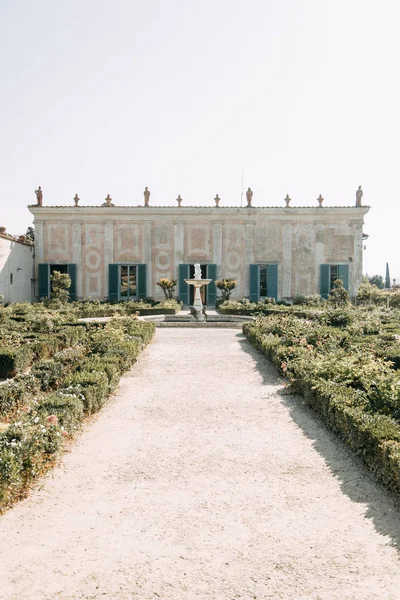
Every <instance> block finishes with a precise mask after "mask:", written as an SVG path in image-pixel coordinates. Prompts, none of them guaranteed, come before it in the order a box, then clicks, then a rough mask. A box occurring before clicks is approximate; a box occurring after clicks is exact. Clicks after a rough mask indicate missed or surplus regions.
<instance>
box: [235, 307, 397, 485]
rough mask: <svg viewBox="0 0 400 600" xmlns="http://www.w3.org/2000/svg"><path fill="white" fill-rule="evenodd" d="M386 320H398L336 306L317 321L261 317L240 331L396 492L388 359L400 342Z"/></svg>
mask: <svg viewBox="0 0 400 600" xmlns="http://www.w3.org/2000/svg"><path fill="white" fill-rule="evenodd" d="M390 318H391V319H392V321H393V320H396V319H397V317H396V315H395V313H392V315H391V317H390V315H389V313H388V311H382V310H381V311H380V310H375V311H371V310H368V311H364V310H360V311H357V310H356V309H349V310H343V309H337V310H336V311H335V310H329V311H326V313H325V315H321V316H320V318H319V320H315V321H310V320H304V319H299V318H297V317H295V316H293V315H290V314H284V315H279V316H277V315H273V316H268V317H260V318H259V319H257V321H256V322H254V323H246V324H244V325H243V331H244V333H245V334H246V335H247V337H248V339H249V341H250V342H251V343H252V345H253V346H254V347H255V348H257V349H258V350H259V351H260V352H262V353H263V354H264V355H265V356H267V357H268V358H269V359H270V360H272V362H273V363H274V364H275V366H276V367H277V369H278V370H279V371H280V373H281V374H282V375H284V376H285V377H287V378H288V379H289V380H290V382H291V387H292V389H293V391H294V392H298V393H300V394H302V395H303V397H304V399H305V401H306V403H307V404H308V405H310V406H312V407H313V408H314V409H315V410H316V411H317V412H318V413H319V414H320V415H321V417H322V418H323V420H324V421H325V423H326V424H327V425H328V427H329V428H331V429H332V430H333V431H335V432H336V433H337V434H338V435H339V436H340V437H341V438H342V439H343V440H344V441H345V442H346V443H347V444H348V445H349V446H350V447H351V448H352V449H353V450H354V451H356V452H357V453H358V454H359V455H360V456H361V457H362V459H363V461H364V462H365V463H366V464H367V466H368V467H369V468H370V469H371V471H373V472H374V473H375V474H376V476H377V477H378V478H379V479H380V480H381V481H382V482H383V483H384V484H385V485H386V486H387V487H388V488H390V489H392V490H395V491H396V492H400V373H399V372H398V371H397V369H396V366H397V363H396V362H394V361H392V356H395V357H396V358H397V357H398V356H399V352H398V351H399V349H400V345H399V342H398V341H397V340H396V338H395V336H393V335H390V334H387V333H384V330H383V325H384V322H385V321H387V320H388V319H390ZM326 323H329V324H328V325H327V324H326ZM332 323H336V326H332Z"/></svg>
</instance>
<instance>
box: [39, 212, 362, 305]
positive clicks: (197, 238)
mask: <svg viewBox="0 0 400 600" xmlns="http://www.w3.org/2000/svg"><path fill="white" fill-rule="evenodd" d="M29 210H30V211H31V213H32V214H33V215H34V227H35V245H36V265H37V266H36V298H38V299H39V298H42V297H47V296H48V295H49V292H50V275H51V272H52V271H53V270H56V269H57V270H61V271H64V272H68V273H69V274H70V275H71V279H72V287H71V298H73V299H82V298H97V299H99V300H105V299H109V300H113V301H119V300H124V299H128V298H135V299H139V298H145V297H153V298H155V299H161V298H163V292H162V290H161V289H160V288H159V286H157V281H159V279H160V278H162V277H172V278H174V279H176V280H177V281H178V285H177V289H176V295H177V296H178V297H179V298H180V299H181V300H182V301H183V302H184V304H189V303H191V297H190V290H189V287H191V286H188V285H187V284H186V283H185V282H184V279H186V278H189V277H191V276H192V275H193V269H194V264H195V263H200V265H201V268H202V276H203V277H207V278H210V279H213V280H215V279H217V278H234V279H236V280H237V282H238V284H237V287H236V289H235V290H234V292H233V294H232V297H233V298H243V297H248V298H250V299H251V300H258V299H260V298H264V297H273V298H275V299H277V300H280V299H283V298H293V297H294V296H295V295H297V294H310V293H315V292H317V293H320V294H321V295H322V296H324V297H327V295H328V294H329V291H330V289H331V286H332V282H333V281H334V279H336V278H338V277H340V278H341V279H343V281H344V284H345V286H346V288H347V289H348V290H349V293H350V295H351V296H354V294H355V293H356V292H357V289H358V286H359V285H360V283H361V278H362V252H363V219H364V215H365V214H366V213H367V212H368V210H369V208H368V207H365V206H360V205H358V206H354V207H329V208H328V207H326V208H325V207H322V206H318V207H315V208H314V207H304V208H294V207H293V208H292V207H289V206H287V207H285V208H278V207H254V206H246V207H243V208H242V207H240V208H239V207H227V208H225V207H224V208H223V207H219V206H215V207H182V206H179V207H153V206H149V205H145V206H138V207H134V206H126V207H124V206H113V205H112V204H111V203H108V204H107V203H106V204H105V205H102V206H99V207H94V206H73V207H68V206H42V205H35V206H30V207H29ZM206 293H207V297H206V298H205V300H206V303H207V304H208V305H210V306H211V305H213V304H214V303H215V300H216V289H215V285H214V284H210V285H209V286H208V288H207V292H206Z"/></svg>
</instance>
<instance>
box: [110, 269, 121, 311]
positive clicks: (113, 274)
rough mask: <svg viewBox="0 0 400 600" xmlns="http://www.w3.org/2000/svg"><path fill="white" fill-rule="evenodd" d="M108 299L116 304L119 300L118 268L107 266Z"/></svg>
mask: <svg viewBox="0 0 400 600" xmlns="http://www.w3.org/2000/svg"><path fill="white" fill-rule="evenodd" d="M108 299H109V301H110V302H118V299H119V266H118V265H108Z"/></svg>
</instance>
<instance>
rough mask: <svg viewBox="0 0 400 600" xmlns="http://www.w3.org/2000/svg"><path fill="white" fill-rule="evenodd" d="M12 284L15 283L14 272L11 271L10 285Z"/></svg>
mask: <svg viewBox="0 0 400 600" xmlns="http://www.w3.org/2000/svg"><path fill="white" fill-rule="evenodd" d="M12 284H13V274H12V273H10V285H12Z"/></svg>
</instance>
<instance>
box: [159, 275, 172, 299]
mask: <svg viewBox="0 0 400 600" xmlns="http://www.w3.org/2000/svg"><path fill="white" fill-rule="evenodd" d="M176 284H177V281H176V280H175V279H172V277H161V279H160V281H157V285H158V286H160V288H161V289H162V291H163V292H164V296H165V298H166V300H171V299H172V298H173V297H174V290H175V288H176Z"/></svg>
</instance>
